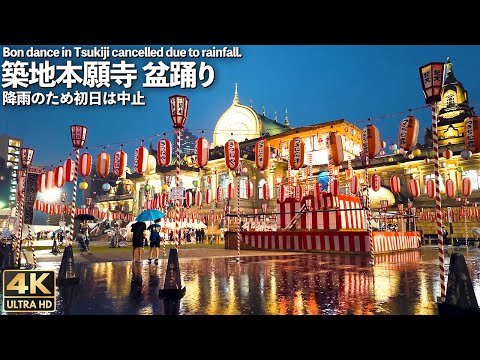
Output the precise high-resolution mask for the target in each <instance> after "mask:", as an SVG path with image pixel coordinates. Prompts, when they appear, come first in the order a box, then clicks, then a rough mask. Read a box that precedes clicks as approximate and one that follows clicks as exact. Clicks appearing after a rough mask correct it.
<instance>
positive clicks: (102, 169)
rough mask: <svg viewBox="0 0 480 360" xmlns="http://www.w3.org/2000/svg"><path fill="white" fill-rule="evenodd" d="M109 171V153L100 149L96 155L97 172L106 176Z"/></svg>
mask: <svg viewBox="0 0 480 360" xmlns="http://www.w3.org/2000/svg"><path fill="white" fill-rule="evenodd" d="M109 173H110V155H109V154H108V153H107V152H106V151H102V152H101V153H100V154H98V156H97V174H98V175H99V176H101V177H106V176H107V175H108V174H109Z"/></svg>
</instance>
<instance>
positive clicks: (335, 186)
mask: <svg viewBox="0 0 480 360" xmlns="http://www.w3.org/2000/svg"><path fill="white" fill-rule="evenodd" d="M330 192H331V193H332V195H333V196H338V194H339V192H340V183H339V181H338V180H337V179H334V180H332V181H331V183H330Z"/></svg>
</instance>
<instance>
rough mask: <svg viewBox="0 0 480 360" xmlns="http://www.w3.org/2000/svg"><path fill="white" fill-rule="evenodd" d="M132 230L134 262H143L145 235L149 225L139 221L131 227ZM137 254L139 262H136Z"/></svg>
mask: <svg viewBox="0 0 480 360" xmlns="http://www.w3.org/2000/svg"><path fill="white" fill-rule="evenodd" d="M131 228H132V246H133V252H132V256H133V259H132V261H133V262H142V255H143V234H144V231H145V230H147V225H146V224H145V223H144V222H143V221H137V222H136V223H134V224H132V225H131ZM135 254H138V261H135Z"/></svg>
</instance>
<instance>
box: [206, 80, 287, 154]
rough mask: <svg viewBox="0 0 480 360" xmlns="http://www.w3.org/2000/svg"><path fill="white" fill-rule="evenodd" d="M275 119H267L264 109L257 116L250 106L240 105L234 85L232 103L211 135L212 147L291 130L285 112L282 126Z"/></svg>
mask: <svg viewBox="0 0 480 360" xmlns="http://www.w3.org/2000/svg"><path fill="white" fill-rule="evenodd" d="M276 117H277V116H276V114H275V119H273V120H272V119H269V118H268V117H267V116H266V115H265V109H264V110H263V112H262V114H259V113H257V112H256V111H255V110H254V109H253V108H252V106H246V105H242V104H240V100H239V98H238V86H237V84H235V95H234V97H233V103H232V105H231V106H230V107H229V108H228V109H227V110H226V111H225V112H224V113H223V115H222V116H220V119H218V122H217V125H216V126H215V132H214V133H213V144H212V145H213V146H214V147H215V146H223V145H224V144H225V143H226V142H227V141H228V140H230V139H234V140H236V141H237V142H242V141H245V140H246V139H248V140H250V139H256V138H258V137H260V136H262V134H265V135H267V134H269V135H277V134H280V133H282V132H284V131H287V130H289V129H291V128H290V126H289V123H288V114H287V112H285V121H284V123H283V124H282V123H280V122H277V119H276ZM232 134H233V135H232Z"/></svg>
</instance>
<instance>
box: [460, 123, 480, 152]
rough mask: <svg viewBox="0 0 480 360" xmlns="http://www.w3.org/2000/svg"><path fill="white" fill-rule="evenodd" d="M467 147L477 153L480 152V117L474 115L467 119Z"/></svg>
mask: <svg viewBox="0 0 480 360" xmlns="http://www.w3.org/2000/svg"><path fill="white" fill-rule="evenodd" d="M464 143H465V149H467V150H470V151H471V152H472V153H474V154H476V153H478V152H480V117H478V116H474V117H469V118H466V119H465V137H464Z"/></svg>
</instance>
